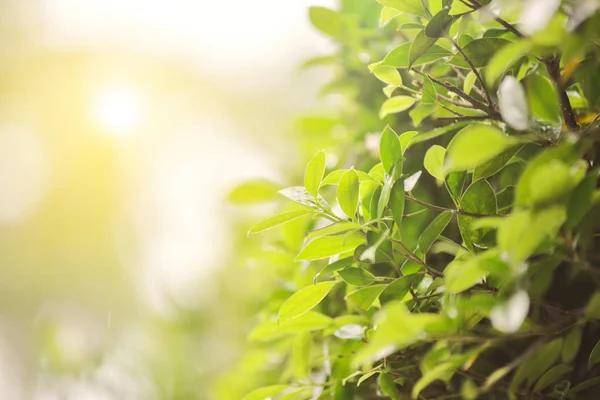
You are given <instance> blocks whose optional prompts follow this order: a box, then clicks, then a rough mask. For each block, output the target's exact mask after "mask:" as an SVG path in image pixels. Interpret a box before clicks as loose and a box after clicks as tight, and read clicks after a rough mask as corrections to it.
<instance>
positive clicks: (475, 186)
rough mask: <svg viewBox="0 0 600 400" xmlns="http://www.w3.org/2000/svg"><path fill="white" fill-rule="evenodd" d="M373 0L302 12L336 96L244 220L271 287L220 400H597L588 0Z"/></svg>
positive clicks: (598, 133)
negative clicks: (298, 166)
mask: <svg viewBox="0 0 600 400" xmlns="http://www.w3.org/2000/svg"><path fill="white" fill-rule="evenodd" d="M378 1H379V3H380V4H378V3H376V2H375V1H374V0H342V2H341V7H340V10H339V11H333V10H330V9H326V8H322V7H312V8H311V9H310V12H309V16H310V19H311V21H312V23H313V25H314V26H315V28H316V29H318V30H319V31H320V32H321V33H323V34H325V35H327V36H329V37H331V38H332V39H333V40H335V41H336V43H337V44H338V47H337V52H336V53H335V54H334V55H332V56H331V57H329V56H328V57H319V58H315V59H312V60H309V61H308V62H307V63H306V64H305V65H304V68H309V67H312V66H315V65H329V66H331V67H332V68H334V71H335V77H334V78H333V80H332V82H331V83H329V84H328V85H327V86H326V87H324V88H323V91H322V93H323V94H333V93H334V94H340V95H342V98H343V101H342V102H341V103H340V104H341V105H340V106H339V113H338V114H337V115H336V116H334V117H331V116H323V115H321V116H309V117H304V118H302V119H300V121H299V124H298V127H299V130H300V132H301V134H302V135H303V136H302V138H303V139H302V140H303V141H302V146H301V148H302V149H304V150H309V151H312V149H313V148H314V147H316V146H320V147H324V148H326V149H327V153H326V152H325V151H319V152H316V154H315V155H314V156H313V157H312V158H311V159H310V161H309V162H308V165H307V166H306V170H305V174H304V181H303V186H292V187H289V188H287V189H283V190H281V191H280V193H281V195H283V196H284V197H286V198H287V199H288V200H289V201H287V202H284V203H282V205H281V210H280V211H281V213H279V214H277V215H276V216H274V217H270V218H268V219H266V220H264V221H262V222H259V223H257V224H256V225H254V226H253V227H252V228H251V229H250V234H252V236H251V238H250V239H249V241H248V242H246V244H245V246H244V247H243V250H242V252H243V253H242V256H241V259H242V260H245V261H244V262H247V261H248V260H250V259H252V261H253V265H258V267H256V269H255V273H256V274H259V275H260V274H263V273H264V274H266V275H268V276H269V278H262V280H261V281H260V282H261V283H260V285H262V286H261V290H259V291H256V297H255V298H254V299H253V300H254V301H255V302H256V303H259V304H260V306H261V309H262V311H261V312H259V313H258V315H257V316H256V319H255V320H254V321H253V322H254V327H253V329H252V330H251V331H250V333H249V337H248V339H249V348H248V350H247V354H246V356H245V357H244V359H243V360H242V361H241V362H240V364H239V365H237V366H235V367H234V368H232V372H231V373H230V374H229V375H227V379H225V380H223V381H221V384H220V387H221V393H222V396H223V397H227V395H225V394H223V393H229V396H231V397H229V398H236V396H235V395H232V394H231V393H235V389H232V388H231V387H232V386H236V384H237V386H238V388H239V387H242V388H244V390H246V389H251V388H252V387H254V388H255V390H254V391H252V392H251V393H250V394H247V395H246V397H244V399H245V400H264V399H278V400H284V399H285V400H290V399H375V398H382V397H383V398H391V399H400V398H414V399H417V398H418V399H446V398H465V399H475V398H483V399H486V398H489V399H503V398H532V399H535V398H555V399H567V398H569V399H583V398H597V395H596V396H595V395H594V394H597V393H600V342H599V339H600V321H599V319H600V251H599V249H600V233H599V232H600V190H599V189H598V175H599V174H598V172H599V168H598V162H599V161H600V152H599V150H600V146H598V140H599V138H600V130H599V129H598V127H597V124H596V122H597V119H598V117H597V115H596V113H598V112H599V111H600V110H599V108H600V74H599V73H598V67H599V65H600V62H599V61H600V59H599V55H600V47H599V43H600V42H599V41H598V39H599V38H600V34H599V32H600V31H599V30H598V29H597V24H599V23H600V14H599V13H597V12H596V10H597V9H598V6H599V4H598V2H595V1H585V0H582V1H565V2H563V3H564V4H560V0H556V1H555V0H552V1H550V0H548V1H536V0H529V1H524V2H516V1H515V2H509V1H504V2H494V4H496V3H497V4H499V5H500V6H501V7H500V8H499V9H497V8H498V5H495V6H494V5H493V4H489V5H488V4H487V3H490V2H489V1H484V0H478V1H476V0H454V1H452V0H429V1H427V0H423V1H422V0H378ZM369 60H371V61H369ZM373 60H376V62H374V61H373ZM382 82H383V84H382ZM384 85H385V86H384ZM386 124H387V125H386ZM382 128H383V129H382ZM371 132H381V134H375V133H371ZM352 165H353V166H352ZM294 183H295V184H296V185H297V184H298V183H299V182H294ZM273 187H274V185H273V184H270V183H265V182H262V181H257V182H250V183H247V184H245V185H243V186H242V187H240V188H237V189H236V191H235V192H234V193H235V195H234V196H233V197H235V198H237V199H244V198H246V195H247V194H249V193H253V194H258V195H257V196H258V198H259V199H258V201H263V200H271V195H272V191H273V190H274V189H273ZM255 197H256V196H255ZM255 234H256V235H255ZM267 271H268V272H267ZM257 279H259V278H257ZM233 380H235V383H232V381H233ZM258 386H262V387H260V388H257V387H258ZM238 398H239V397H238Z"/></svg>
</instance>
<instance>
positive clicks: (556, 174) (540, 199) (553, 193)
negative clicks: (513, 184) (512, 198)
mask: <svg viewBox="0 0 600 400" xmlns="http://www.w3.org/2000/svg"><path fill="white" fill-rule="evenodd" d="M573 184H574V182H573V178H572V176H571V168H569V166H567V164H565V163H563V162H562V161H559V160H552V161H550V162H549V163H547V164H545V165H544V166H543V167H540V168H538V169H536V170H535V171H533V174H532V177H531V181H530V187H529V195H530V196H531V197H530V198H531V202H532V203H533V204H535V205H547V204H551V203H554V202H557V201H561V200H562V199H563V198H564V197H565V196H566V195H567V194H569V193H570V192H571V190H572V189H573ZM517 189H518V186H517Z"/></svg>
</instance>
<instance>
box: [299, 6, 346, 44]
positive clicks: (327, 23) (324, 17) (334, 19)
mask: <svg viewBox="0 0 600 400" xmlns="http://www.w3.org/2000/svg"><path fill="white" fill-rule="evenodd" d="M308 17H309V19H310V22H311V23H312V24H313V26H314V27H315V28H317V29H318V30H319V31H320V32H321V33H324V34H325V35H327V36H331V37H334V38H336V37H339V36H340V35H341V33H342V27H343V26H342V18H341V16H340V14H338V13H337V12H336V11H333V10H330V9H328V8H325V7H310V8H309V9H308Z"/></svg>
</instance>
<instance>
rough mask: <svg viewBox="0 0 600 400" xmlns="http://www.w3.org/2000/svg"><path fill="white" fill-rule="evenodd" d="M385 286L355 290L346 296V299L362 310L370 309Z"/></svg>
mask: <svg viewBox="0 0 600 400" xmlns="http://www.w3.org/2000/svg"><path fill="white" fill-rule="evenodd" d="M386 286H387V285H372V286H367V287H364V288H360V289H357V290H355V291H354V292H352V293H349V294H348V295H347V296H346V299H347V300H349V301H351V302H352V303H354V304H356V305H357V306H359V307H360V308H362V309H364V310H368V309H369V308H371V306H372V305H373V303H374V302H375V300H377V298H378V297H379V295H380V294H381V292H383V290H384V289H385V288H386Z"/></svg>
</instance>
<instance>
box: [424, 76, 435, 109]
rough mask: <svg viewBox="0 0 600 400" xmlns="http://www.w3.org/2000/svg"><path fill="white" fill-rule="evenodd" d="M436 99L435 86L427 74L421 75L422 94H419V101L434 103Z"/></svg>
mask: <svg viewBox="0 0 600 400" xmlns="http://www.w3.org/2000/svg"><path fill="white" fill-rule="evenodd" d="M436 101H437V92H436V91H435V86H434V85H433V82H432V81H431V79H429V77H428V76H425V77H423V95H422V96H421V102H422V103H423V104H435V102H436Z"/></svg>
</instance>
